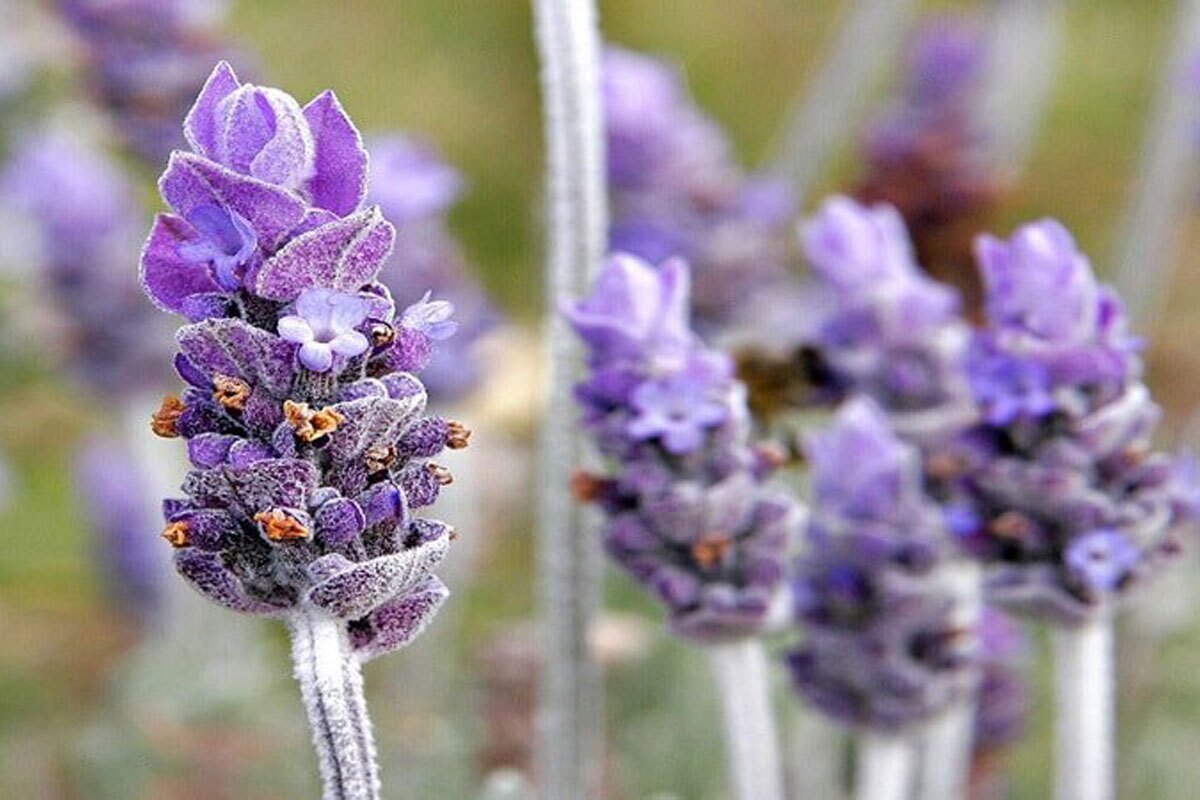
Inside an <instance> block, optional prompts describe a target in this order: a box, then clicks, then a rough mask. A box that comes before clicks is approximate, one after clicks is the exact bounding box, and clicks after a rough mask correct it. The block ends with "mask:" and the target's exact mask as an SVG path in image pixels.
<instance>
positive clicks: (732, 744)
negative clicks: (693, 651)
mask: <svg viewBox="0 0 1200 800" xmlns="http://www.w3.org/2000/svg"><path fill="white" fill-rule="evenodd" d="M705 650H706V651H707V652H708V657H709V661H710V663H711V664H712V670H713V678H714V680H715V681H716V684H717V694H718V695H720V698H721V712H722V717H723V720H724V728H725V745H726V759H727V764H728V766H727V769H728V773H729V787H730V789H729V796H730V797H731V798H733V800H783V784H782V778H783V773H782V768H781V765H780V761H779V744H778V735H777V733H776V730H775V719H774V714H773V713H772V711H771V697H770V683H769V680H768V674H767V658H766V654H765V653H764V652H763V646H762V643H761V642H760V641H758V640H757V639H743V640H741V641H737V642H729V643H724V644H714V645H708V646H706V647H705Z"/></svg>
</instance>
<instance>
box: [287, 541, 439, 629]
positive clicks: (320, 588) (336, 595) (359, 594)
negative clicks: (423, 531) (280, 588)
mask: <svg viewBox="0 0 1200 800" xmlns="http://www.w3.org/2000/svg"><path fill="white" fill-rule="evenodd" d="M449 546H450V540H449V537H443V538H441V539H436V540H434V541H432V542H428V543H426V544H423V545H421V546H420V547H414V548H412V549H411V550H405V551H403V552H400V553H396V554H393V555H387V556H380V557H379V558H373V559H371V560H370V561H364V562H361V563H358V564H355V565H354V567H352V568H351V569H348V570H346V571H345V572H342V573H340V574H338V575H335V576H333V577H332V578H329V579H328V580H325V581H323V582H321V583H319V584H317V585H316V586H314V587H313V588H312V589H311V590H309V593H308V602H310V603H312V604H313V605H315V606H316V607H317V608H320V609H322V610H324V611H328V612H329V613H330V614H333V615H334V616H336V617H340V618H342V619H354V618H356V617H362V616H365V615H367V614H369V613H371V612H372V611H374V610H375V609H377V608H379V606H381V605H382V604H384V603H386V602H387V601H388V600H391V599H392V598H393V597H395V596H397V595H399V594H403V593H404V592H407V591H408V590H409V589H411V588H412V587H414V586H416V585H417V584H418V583H420V582H421V581H423V580H424V579H425V578H426V577H427V576H428V575H429V572H430V570H432V569H433V568H434V567H436V566H437V565H438V563H440V562H441V560H442V558H444V557H445V555H446V550H447V549H448V548H449Z"/></svg>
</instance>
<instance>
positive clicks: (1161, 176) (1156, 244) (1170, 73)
mask: <svg viewBox="0 0 1200 800" xmlns="http://www.w3.org/2000/svg"><path fill="white" fill-rule="evenodd" d="M1178 6H1179V9H1178V12H1177V19H1176V23H1175V32H1176V33H1175V43H1174V45H1173V47H1172V51H1171V54H1170V60H1169V62H1168V63H1167V67H1166V70H1165V72H1164V73H1163V76H1162V83H1161V85H1160V87H1159V93H1158V97H1157V99H1156V100H1155V101H1154V109H1153V111H1152V113H1151V116H1150V124H1149V126H1148V128H1147V132H1146V135H1145V138H1144V140H1143V143H1142V163H1141V166H1140V168H1139V171H1138V175H1137V185H1136V188H1135V191H1134V193H1133V194H1132V196H1131V198H1130V201H1129V207H1128V208H1127V209H1126V211H1125V219H1124V221H1123V223H1122V225H1121V228H1120V233H1121V238H1120V239H1119V240H1118V247H1119V254H1118V256H1117V263H1116V265H1115V266H1116V270H1117V272H1116V277H1115V281H1114V283H1115V284H1116V288H1117V291H1118V292H1119V293H1120V294H1121V296H1122V297H1123V298H1125V304H1126V307H1127V308H1128V310H1129V315H1130V316H1131V317H1132V318H1133V322H1134V324H1135V325H1136V326H1138V327H1139V328H1141V329H1143V330H1145V331H1146V332H1147V333H1148V334H1151V335H1152V334H1153V333H1154V324H1155V322H1156V321H1157V320H1159V319H1160V318H1161V312H1162V311H1163V310H1164V305H1165V304H1166V300H1167V296H1168V293H1169V292H1170V289H1171V278H1172V269H1173V268H1174V266H1175V263H1176V261H1177V260H1178V259H1177V256H1178V252H1179V245H1180V236H1181V224H1180V223H1181V222H1182V220H1183V218H1184V217H1185V216H1186V215H1189V214H1191V213H1192V211H1193V208H1194V205H1195V203H1194V201H1193V200H1192V199H1191V198H1192V195H1193V194H1194V192H1195V185H1196V184H1195V179H1196V169H1195V160H1196V153H1197V134H1198V132H1200V77H1198V75H1197V71H1196V67H1195V65H1196V63H1197V56H1200V0H1180V2H1179V4H1178Z"/></svg>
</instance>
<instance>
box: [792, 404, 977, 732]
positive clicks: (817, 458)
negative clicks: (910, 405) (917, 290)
mask: <svg viewBox="0 0 1200 800" xmlns="http://www.w3.org/2000/svg"><path fill="white" fill-rule="evenodd" d="M809 457H810V459H811V463H812V468H813V476H814V480H815V484H816V505H815V507H814V509H813V516H812V518H811V520H810V522H809V525H808V537H807V547H806V548H805V551H804V554H803V556H802V557H801V558H800V560H799V562H798V564H797V569H796V578H795V602H796V618H797V619H798V620H799V622H800V625H801V627H802V629H803V631H804V641H803V642H802V644H801V646H800V647H799V648H798V649H796V650H795V651H793V652H792V653H791V654H790V655H789V656H788V664H789V666H790V668H791V672H792V677H793V679H794V682H795V685H796V688H797V689H798V690H799V692H800V693H801V694H802V695H803V696H804V697H805V698H806V699H808V700H809V701H810V702H812V703H813V704H814V705H816V706H817V707H818V708H819V709H821V710H822V711H823V712H825V713H826V714H828V715H830V716H831V717H833V718H834V719H837V720H839V721H841V722H843V723H845V724H848V725H855V726H862V727H866V728H874V729H879V730H884V731H889V732H898V731H901V730H904V729H906V728H908V727H909V726H911V725H913V724H915V723H918V722H922V721H925V720H929V719H932V718H933V717H934V716H936V715H937V714H938V713H939V712H941V711H943V710H946V709H948V708H949V707H950V706H951V705H952V704H953V703H954V702H955V701H956V700H958V699H960V698H962V697H965V696H966V694H967V692H969V691H970V689H971V687H972V686H973V682H974V677H973V675H974V670H973V667H974V648H975V643H974V636H973V634H972V633H971V629H970V628H971V624H972V623H971V621H970V620H969V619H966V616H967V614H968V613H969V612H967V611H966V610H965V609H964V608H963V607H962V606H961V605H960V604H961V602H962V601H961V600H960V598H959V596H958V594H957V593H956V592H955V591H954V589H953V587H951V586H950V585H949V583H948V581H947V580H946V570H944V569H943V567H944V566H945V564H946V563H947V561H948V559H949V558H950V557H951V556H952V555H953V551H954V548H953V544H952V541H951V539H950V537H948V536H947V535H946V534H945V531H944V528H943V526H942V523H941V514H940V510H939V509H938V507H937V506H936V505H935V504H934V503H933V502H932V500H930V499H929V498H928V497H927V496H926V495H925V493H924V490H923V486H922V472H921V459H920V454H919V452H918V451H917V450H916V448H915V447H913V446H911V445H909V444H906V443H905V442H903V441H901V440H900V439H898V438H897V437H896V435H895V434H894V433H893V432H892V430H891V429H890V427H889V425H888V420H887V417H886V416H885V415H884V414H883V411H882V410H881V409H880V408H879V407H878V406H877V405H876V404H875V403H873V402H872V401H870V400H868V399H865V398H860V399H855V400H852V401H850V402H849V403H848V404H846V405H845V406H844V407H843V408H842V409H841V411H839V413H838V416H837V419H836V421H835V423H834V425H833V426H832V427H831V428H830V429H829V430H827V431H825V432H824V433H823V434H821V435H820V436H816V437H814V438H813V439H812V440H811V442H810V446H809Z"/></svg>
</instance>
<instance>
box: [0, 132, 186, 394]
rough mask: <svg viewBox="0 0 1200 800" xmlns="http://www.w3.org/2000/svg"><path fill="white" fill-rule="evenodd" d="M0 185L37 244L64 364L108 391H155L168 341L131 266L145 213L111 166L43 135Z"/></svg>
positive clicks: (22, 147)
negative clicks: (60, 332)
mask: <svg viewBox="0 0 1200 800" xmlns="http://www.w3.org/2000/svg"><path fill="white" fill-rule="evenodd" d="M0 191H2V192H3V195H4V198H5V201H6V202H7V203H9V204H10V205H11V207H12V208H14V210H16V211H17V212H18V213H20V214H22V215H24V216H26V217H28V219H29V224H30V227H31V228H32V229H33V231H34V235H35V237H36V239H37V241H38V242H39V243H40V248H39V250H40V258H41V262H40V263H39V264H38V267H39V268H40V270H41V273H42V274H41V277H42V280H43V282H44V285H45V286H46V288H47V289H48V290H49V296H50V300H51V302H52V304H53V307H54V311H55V312H56V313H57V316H58V318H59V322H60V324H61V327H62V329H63V332H64V335H63V336H62V337H60V339H59V341H58V342H57V344H58V345H59V346H60V347H62V348H63V349H64V350H66V356H67V360H68V363H69V365H70V368H71V370H72V371H73V372H74V373H75V374H76V375H77V376H78V377H79V378H81V379H82V380H83V381H84V382H85V383H87V384H88V385H89V387H91V388H92V389H94V390H95V391H96V392H97V393H98V394H101V395H105V396H109V397H126V396H129V395H132V394H136V393H139V392H141V391H144V390H146V389H151V388H152V389H157V388H158V386H159V384H161V383H162V381H163V380H165V378H166V364H165V362H166V357H167V353H168V352H169V347H170V338H169V334H168V333H167V331H166V329H165V328H164V327H163V326H161V325H160V322H161V321H160V319H159V318H158V316H157V315H155V314H154V313H153V312H152V311H151V310H150V309H148V308H147V307H146V305H145V302H144V300H143V299H142V297H141V293H140V292H139V291H138V286H137V281H136V280H135V279H134V275H133V274H132V272H131V270H130V267H129V258H130V254H131V253H134V252H136V250H137V242H138V237H139V228H140V227H141V225H142V224H143V220H142V217H141V213H140V211H139V208H138V204H137V200H136V197H135V195H134V192H133V187H132V186H130V185H129V183H128V181H127V180H126V179H125V177H124V176H123V175H122V174H121V172H120V171H119V169H118V168H117V166H116V164H115V163H113V162H111V161H110V160H108V159H107V158H106V157H105V156H104V155H103V154H102V153H100V152H99V151H97V150H95V149H93V148H91V147H90V146H89V145H87V144H86V143H84V142H82V141H79V140H76V139H72V138H71V137H68V136H67V135H65V134H63V133H56V132H53V133H46V132H44V133H42V134H40V135H38V136H36V137H30V138H29V139H27V140H26V141H24V142H22V143H20V144H18V146H17V147H16V149H15V151H14V152H13V154H12V156H11V157H10V159H9V162H8V164H7V165H6V166H5V168H4V172H3V174H2V175H0Z"/></svg>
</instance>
